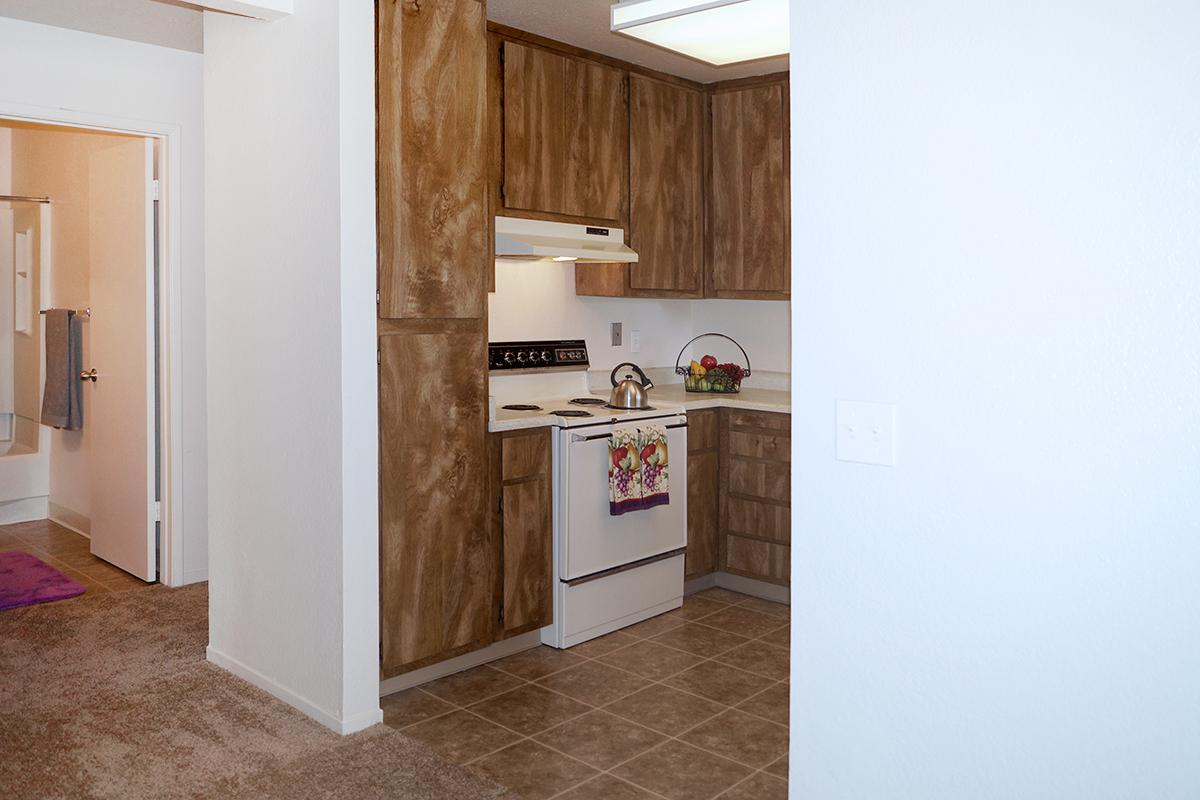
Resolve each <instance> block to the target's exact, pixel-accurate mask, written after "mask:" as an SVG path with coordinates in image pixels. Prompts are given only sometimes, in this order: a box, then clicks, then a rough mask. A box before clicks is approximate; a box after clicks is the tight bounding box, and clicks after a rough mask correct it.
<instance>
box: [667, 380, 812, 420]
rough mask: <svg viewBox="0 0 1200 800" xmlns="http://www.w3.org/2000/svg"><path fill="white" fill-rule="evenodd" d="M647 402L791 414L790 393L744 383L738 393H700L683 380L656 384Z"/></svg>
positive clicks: (687, 406) (689, 407) (698, 407)
mask: <svg viewBox="0 0 1200 800" xmlns="http://www.w3.org/2000/svg"><path fill="white" fill-rule="evenodd" d="M650 398H651V399H650V402H651V403H653V402H654V398H658V399H659V400H661V401H664V402H667V403H678V404H679V405H681V406H683V407H685V408H688V409H693V408H694V409H697V410H698V409H701V408H740V409H743V410H745V411H773V412H775V413H778V414H790V413H792V393H791V392H788V391H781V390H778V389H755V388H754V387H753V386H743V387H742V390H741V391H740V392H738V393H737V394H703V393H700V392H688V391H685V390H684V388H683V384H682V383H672V384H667V385H665V386H655V387H654V388H653V389H651V390H650Z"/></svg>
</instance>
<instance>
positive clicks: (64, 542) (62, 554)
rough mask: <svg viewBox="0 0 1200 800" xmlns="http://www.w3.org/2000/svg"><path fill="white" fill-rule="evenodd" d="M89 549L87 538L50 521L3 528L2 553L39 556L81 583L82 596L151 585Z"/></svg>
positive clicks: (43, 520) (2, 526)
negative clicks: (24, 553)
mask: <svg viewBox="0 0 1200 800" xmlns="http://www.w3.org/2000/svg"><path fill="white" fill-rule="evenodd" d="M89 546H90V542H89V541H88V539H87V537H85V536H80V535H79V534H78V533H75V532H74V531H72V530H68V529H67V528H64V527H63V526H61V525H59V524H57V523H54V522H51V521H50V520H48V519H41V520H37V521H35V522H17V523H14V524H12V525H0V552H3V551H6V550H20V551H23V552H26V553H29V554H30V555H33V556H37V557H38V558H40V559H41V560H42V561H45V562H46V563H47V564H49V565H50V566H52V567H54V568H55V569H57V570H59V571H61V572H62V573H63V574H64V575H66V576H67V577H68V578H70V579H71V580H73V581H75V582H76V583H79V584H81V585H82V586H83V588H84V589H86V590H87V591H86V592H84V594H83V595H82V596H85V597H86V596H87V595H88V594H95V593H97V592H124V591H127V590H129V589H140V588H143V587H146V586H149V585H150V584H148V583H146V582H145V581H142V580H140V579H138V578H135V577H134V576H132V575H130V574H129V573H128V572H125V571H123V570H120V569H117V568H116V567H114V566H113V565H112V564H109V563H108V562H107V561H102V560H100V559H99V558H96V557H95V556H94V555H92V554H91V552H89V549H88V548H89ZM72 599H73V598H72ZM59 602H69V600H61V601H59Z"/></svg>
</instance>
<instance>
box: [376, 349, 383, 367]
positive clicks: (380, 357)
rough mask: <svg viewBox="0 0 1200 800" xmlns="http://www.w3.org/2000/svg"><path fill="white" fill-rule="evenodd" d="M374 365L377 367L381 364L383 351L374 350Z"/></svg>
mask: <svg viewBox="0 0 1200 800" xmlns="http://www.w3.org/2000/svg"><path fill="white" fill-rule="evenodd" d="M375 363H376V364H377V365H382V364H383V351H382V350H379V349H376V350H375Z"/></svg>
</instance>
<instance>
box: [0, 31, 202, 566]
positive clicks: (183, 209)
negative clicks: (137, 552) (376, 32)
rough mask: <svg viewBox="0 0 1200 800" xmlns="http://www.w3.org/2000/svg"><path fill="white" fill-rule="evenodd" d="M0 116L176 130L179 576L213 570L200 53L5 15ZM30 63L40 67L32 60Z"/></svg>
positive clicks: (174, 287)
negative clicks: (210, 558)
mask: <svg viewBox="0 0 1200 800" xmlns="http://www.w3.org/2000/svg"><path fill="white" fill-rule="evenodd" d="M0 42H3V43H4V46H3V47H0V116H17V117H28V118H35V119H46V120H58V121H72V120H76V121H78V120H81V119H83V118H89V119H90V118H92V117H95V116H100V117H104V118H106V119H107V120H108V125H110V126H111V127H114V128H123V129H126V130H143V129H145V127H146V126H148V125H163V126H171V127H174V128H175V129H176V130H177V131H178V132H179V141H180V152H179V153H178V154H177V155H178V162H177V163H178V165H179V172H178V174H176V175H173V176H168V179H169V180H175V181H178V184H179V187H180V196H181V202H180V207H179V209H178V218H177V219H178V221H179V226H178V230H177V231H176V233H177V234H178V241H177V242H176V244H177V246H178V250H179V253H180V260H181V264H182V271H181V275H180V278H181V280H180V282H179V283H178V284H176V285H172V286H171V287H170V291H171V293H172V304H173V307H174V309H175V310H176V311H178V313H179V318H178V320H177V321H178V323H179V326H180V331H181V345H180V352H179V354H178V355H179V358H180V361H179V363H178V364H177V366H178V368H179V370H180V376H179V381H180V390H181V398H180V402H181V405H182V409H183V413H182V426H183V427H182V433H181V439H182V441H181V443H180V453H179V461H178V463H177V465H176V466H177V468H178V469H179V471H180V472H182V475H183V477H182V480H183V495H184V496H183V498H182V510H181V516H180V518H179V519H178V520H177V523H178V524H177V526H176V530H177V533H180V534H181V538H182V542H183V555H182V577H183V579H184V580H187V581H194V580H203V579H204V578H205V576H206V574H207V569H208V565H207V563H208V562H207V557H208V546H207V535H208V507H207V502H206V497H207V478H208V467H207V434H206V411H205V403H206V395H205V391H204V386H205V363H206V362H205V352H204V348H205V340H204V331H205V319H204V314H205V306H204V301H203V298H204V284H205V278H204V276H205V270H204V216H203V204H204V194H203V191H204V190H203V182H202V180H201V176H202V175H203V174H204V151H203V134H202V119H203V105H202V93H201V91H202V90H201V80H202V62H203V57H202V56H200V55H199V54H198V53H192V52H185V51H182V50H176V49H171V48H166V47H156V46H153V45H148V44H142V43H139V42H131V41H126V40H123V39H116V38H111V37H108V36H100V35H96V34H91V33H83V32H80V31H74V30H67V29H64V28H56V27H52V26H49V25H40V24H34V23H30V22H23V21H19V20H15V19H9V18H6V17H0ZM31 65H36V66H35V67H31Z"/></svg>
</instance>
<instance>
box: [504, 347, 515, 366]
mask: <svg viewBox="0 0 1200 800" xmlns="http://www.w3.org/2000/svg"><path fill="white" fill-rule="evenodd" d="M504 363H505V364H511V363H513V354H512V350H509V351H507V352H505V354H504Z"/></svg>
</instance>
